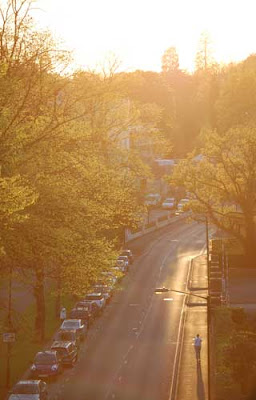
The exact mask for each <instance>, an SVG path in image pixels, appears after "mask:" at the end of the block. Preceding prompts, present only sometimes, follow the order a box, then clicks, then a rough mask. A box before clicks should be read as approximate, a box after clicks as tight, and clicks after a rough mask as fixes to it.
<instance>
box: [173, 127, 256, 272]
mask: <svg viewBox="0 0 256 400" xmlns="http://www.w3.org/2000/svg"><path fill="white" fill-rule="evenodd" d="M203 141H204V147H203V148H202V149H201V155H202V161H196V160H195V159H194V157H193V155H192V156H190V158H188V159H187V160H185V161H184V162H182V163H181V164H180V165H179V166H178V167H177V168H176V169H175V171H174V175H173V177H172V178H171V182H174V183H175V184H177V185H183V186H185V188H186V189H187V190H188V191H189V192H190V193H191V194H192V201H191V207H192V210H193V211H194V212H195V213H203V214H206V215H207V216H208V218H209V219H210V220H211V221H212V222H213V223H214V224H215V225H216V226H217V227H219V228H221V229H223V230H224V231H226V232H229V233H231V234H232V235H233V236H234V237H235V238H237V239H238V240H239V241H240V243H241V245H242V246H243V248H244V253H245V255H246V258H247V262H248V265H250V266H255V243H256V232H255V224H254V216H255V204H256V186H255V185H256V129H255V127H249V126H248V127H239V128H233V129H230V130H229V131H227V132H226V133H225V135H220V134H218V133H217V132H215V131H213V132H207V133H205V134H204V136H203ZM237 216H239V217H240V224H237V223H235V220H234V218H235V217H237ZM241 225H242V227H241Z"/></svg>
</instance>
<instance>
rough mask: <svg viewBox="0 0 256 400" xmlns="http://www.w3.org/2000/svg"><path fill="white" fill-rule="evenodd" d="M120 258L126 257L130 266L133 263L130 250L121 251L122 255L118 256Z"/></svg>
mask: <svg viewBox="0 0 256 400" xmlns="http://www.w3.org/2000/svg"><path fill="white" fill-rule="evenodd" d="M120 256H126V257H128V260H129V263H130V264H132V263H133V261H134V257H133V254H132V251H131V250H128V249H124V250H122V253H121V254H120Z"/></svg>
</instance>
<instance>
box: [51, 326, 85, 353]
mask: <svg viewBox="0 0 256 400" xmlns="http://www.w3.org/2000/svg"><path fill="white" fill-rule="evenodd" d="M55 340H57V341H60V342H71V343H73V344H74V345H75V346H76V347H77V349H79V348H80V335H79V333H78V332H77V331H75V330H65V329H61V330H59V331H58V332H57V333H56V335H55Z"/></svg>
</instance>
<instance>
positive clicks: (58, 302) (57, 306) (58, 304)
mask: <svg viewBox="0 0 256 400" xmlns="http://www.w3.org/2000/svg"><path fill="white" fill-rule="evenodd" d="M56 292H57V293H56V301H55V316H56V318H60V309H61V278H60V276H59V275H58V277H57V288H56Z"/></svg>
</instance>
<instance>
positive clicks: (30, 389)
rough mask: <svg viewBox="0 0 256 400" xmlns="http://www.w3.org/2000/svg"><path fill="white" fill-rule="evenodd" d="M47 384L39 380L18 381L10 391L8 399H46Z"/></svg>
mask: <svg viewBox="0 0 256 400" xmlns="http://www.w3.org/2000/svg"><path fill="white" fill-rule="evenodd" d="M47 399H48V392H47V384H46V383H45V382H43V381H41V380H26V381H19V382H17V383H16V385H15V386H14V387H13V388H12V390H11V391H10V394H9V397H8V400H47Z"/></svg>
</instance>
